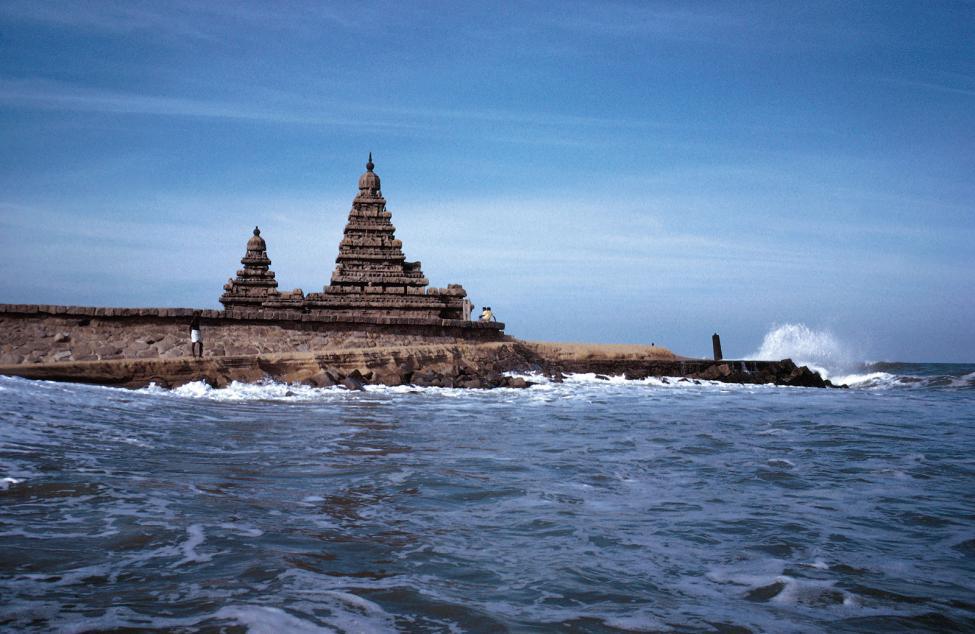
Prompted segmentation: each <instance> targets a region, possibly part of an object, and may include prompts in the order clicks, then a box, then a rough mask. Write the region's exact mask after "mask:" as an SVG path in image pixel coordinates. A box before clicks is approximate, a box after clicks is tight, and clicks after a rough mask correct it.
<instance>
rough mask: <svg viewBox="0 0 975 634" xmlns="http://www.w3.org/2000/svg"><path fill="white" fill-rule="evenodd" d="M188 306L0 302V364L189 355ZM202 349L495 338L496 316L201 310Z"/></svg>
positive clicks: (498, 333)
mask: <svg viewBox="0 0 975 634" xmlns="http://www.w3.org/2000/svg"><path fill="white" fill-rule="evenodd" d="M193 312H194V309H192V308H108V307H91V306H57V305H37V304H0V365H4V364H8V365H9V364H21V363H52V362H67V361H96V360H106V359H151V358H157V357H159V358H175V357H183V356H189V355H190V342H189V324H190V320H191V319H192V316H193ZM200 316H201V327H202V330H203V340H204V355H205V356H207V357H211V356H225V355H250V354H264V353H279V352H316V351H320V350H327V349H335V348H363V347H366V348H368V347H379V346H392V345H395V346H402V345H419V344H450V343H461V342H484V341H501V340H503V339H504V333H503V329H504V324H502V323H494V322H491V323H485V322H470V321H462V320H453V319H420V318H410V317H336V316H324V315H307V314H297V313H293V312H289V311H232V312H224V311H219V310H201V311H200Z"/></svg>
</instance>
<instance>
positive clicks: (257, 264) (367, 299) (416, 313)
mask: <svg viewBox="0 0 975 634" xmlns="http://www.w3.org/2000/svg"><path fill="white" fill-rule="evenodd" d="M374 167H375V166H374V165H373V162H372V153H370V154H369V161H368V162H367V163H366V172H365V173H364V174H363V175H362V176H360V177H359V193H358V194H356V197H355V198H354V199H353V200H352V210H351V211H350V212H349V221H348V222H347V223H346V225H345V233H344V235H343V236H342V241H341V242H340V243H339V253H338V257H336V258H335V270H334V271H333V273H332V278H331V281H330V283H329V284H328V285H326V286H325V287H324V288H323V289H322V292H321V293H308V294H307V295H305V294H304V293H303V292H302V290H301V289H295V290H293V291H284V292H282V291H279V290H278V282H277V280H276V279H275V277H274V272H273V271H271V259H270V258H269V257H268V255H267V244H266V243H265V241H264V238H262V237H261V231H260V229H259V228H257V227H255V228H254V235H253V236H251V238H250V240H248V241H247V252H246V253H245V254H244V257H242V258H241V259H240V263H241V264H242V265H243V267H244V268H242V269H240V270H238V271H237V277H236V278H234V279H230V280H228V281H227V283H226V284H225V285H224V287H223V288H224V293H223V295H221V296H220V303H221V304H223V306H224V309H225V310H226V311H227V312H230V313H232V312H234V311H243V310H246V311H255V310H257V311H261V310H273V311H282V310H284V311H294V312H295V313H320V314H323V315H334V316H336V317H346V316H348V317H353V316H376V317H415V318H424V319H431V318H432V319H468V318H469V317H470V302H469V301H468V300H467V299H466V297H467V292H466V291H465V290H464V287H463V286H461V285H460V284H450V285H448V286H447V288H431V287H428V284H429V281H428V280H427V278H426V277H424V276H423V271H422V270H421V268H420V263H419V262H407V261H406V256H405V255H404V254H403V243H402V242H401V241H400V240H397V239H396V235H395V234H396V227H394V226H393V223H392V214H391V213H390V212H389V211H387V210H386V199H385V198H383V195H382V190H381V188H380V180H379V175H378V174H376V172H375V171H373V168H374Z"/></svg>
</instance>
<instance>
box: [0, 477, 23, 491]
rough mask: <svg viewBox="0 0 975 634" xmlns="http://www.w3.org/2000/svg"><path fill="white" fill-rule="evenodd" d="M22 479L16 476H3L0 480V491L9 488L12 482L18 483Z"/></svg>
mask: <svg viewBox="0 0 975 634" xmlns="http://www.w3.org/2000/svg"><path fill="white" fill-rule="evenodd" d="M21 482H23V480H18V479H17V478H3V479H2V480H0V491H6V490H7V489H9V488H10V485H12V484H20V483H21Z"/></svg>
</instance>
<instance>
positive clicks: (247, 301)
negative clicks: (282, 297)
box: [220, 227, 278, 310]
mask: <svg viewBox="0 0 975 634" xmlns="http://www.w3.org/2000/svg"><path fill="white" fill-rule="evenodd" d="M240 263H241V264H243V265H244V268H242V269H240V270H238V271H237V279H230V280H227V283H226V284H224V287H223V289H224V294H223V295H221V296H220V303H221V304H223V307H224V309H225V310H235V309H236V310H239V309H247V308H254V309H260V308H261V305H262V304H263V303H264V302H266V301H268V300H269V299H273V298H275V297H277V296H278V281H277V280H276V279H274V272H273V271H272V270H271V259H270V258H269V257H267V243H265V242H264V238H262V237H261V230H260V229H259V228H258V227H254V235H253V236H251V238H250V240H248V241H247V252H246V253H245V254H244V257H242V258H241V259H240Z"/></svg>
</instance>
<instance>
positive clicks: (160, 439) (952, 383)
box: [0, 364, 975, 632]
mask: <svg viewBox="0 0 975 634" xmlns="http://www.w3.org/2000/svg"><path fill="white" fill-rule="evenodd" d="M845 380H846V381H848V382H851V383H852V384H853V386H852V388H851V389H848V390H821V389H807V388H783V387H774V386H740V385H724V384H719V383H709V382H700V383H695V382H678V381H676V380H669V381H663V380H658V379H650V380H646V381H624V380H622V379H620V378H613V379H612V380H609V381H604V380H600V379H598V378H596V377H595V376H593V375H581V376H573V377H570V378H569V380H568V381H566V382H565V383H562V384H550V383H543V384H540V385H537V386H535V387H532V388H530V389H527V390H509V389H500V390H493V391H474V390H472V391H464V390H453V389H411V388H405V387H403V388H382V387H377V388H372V389H370V390H369V391H367V392H364V393H361V392H346V391H342V390H339V389H312V388H304V387H289V386H286V385H281V384H273V383H267V384H262V385H237V384H234V385H232V386H231V387H229V388H227V389H223V390H212V389H210V388H208V387H206V386H204V385H202V384H191V385H188V386H184V387H182V388H180V389H178V390H176V391H172V392H170V391H165V390H161V389H156V388H149V389H145V390H139V391H129V390H124V389H112V388H104V387H92V386H82V385H69V384H57V383H49V382H33V381H27V380H22V379H14V378H0V481H2V483H0V630H3V631H13V632H32V631H38V632H41V631H43V632H47V631H58V632H88V631H125V632H131V631H140V632H143V631H168V632H196V631H210V632H244V631H247V632H387V631H389V632H393V631H402V632H505V631H512V632H919V631H922V632H923V631H932V632H933V631H938V632H940V631H965V630H968V631H975V365H932V364H881V365H873V366H868V367H862V368H860V369H859V371H858V372H857V373H856V374H855V375H854V376H848V377H845Z"/></svg>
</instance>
